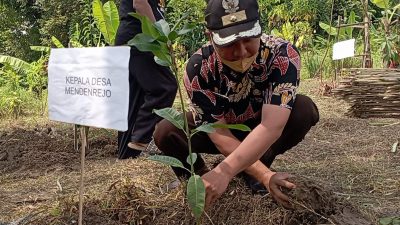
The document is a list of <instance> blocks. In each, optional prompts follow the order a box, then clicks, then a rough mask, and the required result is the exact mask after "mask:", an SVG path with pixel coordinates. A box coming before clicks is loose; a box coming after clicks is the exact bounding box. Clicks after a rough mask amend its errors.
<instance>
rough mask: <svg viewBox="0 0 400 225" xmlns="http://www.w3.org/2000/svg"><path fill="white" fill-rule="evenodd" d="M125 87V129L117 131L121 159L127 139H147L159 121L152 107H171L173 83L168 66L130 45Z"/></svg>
mask: <svg viewBox="0 0 400 225" xmlns="http://www.w3.org/2000/svg"><path fill="white" fill-rule="evenodd" d="M129 90H130V92H129V113H128V130H127V131H126V132H119V133H118V155H119V158H123V157H122V156H123V155H124V153H125V152H126V151H127V150H128V147H127V144H128V143H129V142H130V141H133V142H140V143H149V142H150V141H151V139H152V136H153V132H154V128H155V125H156V123H158V122H159V121H160V120H161V118H160V117H158V116H157V115H156V114H154V113H153V109H162V108H166V107H171V106H172V104H173V102H174V99H175V96H176V91H177V83H176V80H175V77H174V76H173V74H172V73H171V71H170V70H169V68H168V67H164V66H160V65H158V64H157V63H156V62H155V61H154V55H153V54H151V53H148V52H146V53H144V52H139V51H138V50H137V49H135V48H132V49H131V58H130V61H129ZM116 110H118V109H116Z"/></svg>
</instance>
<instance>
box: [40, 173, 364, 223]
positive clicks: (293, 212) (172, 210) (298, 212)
mask: <svg viewBox="0 0 400 225" xmlns="http://www.w3.org/2000/svg"><path fill="white" fill-rule="evenodd" d="M293 182H295V183H296V184H297V188H296V189H295V190H293V191H288V192H287V194H288V195H289V196H290V197H291V199H292V204H293V206H294V209H290V210H289V209H284V208H282V207H280V206H278V205H277V204H276V203H275V202H273V201H272V200H271V198H270V197H269V196H259V195H258V196H253V195H251V194H250V191H249V190H248V189H247V188H245V187H243V184H242V182H241V181H240V180H238V179H235V180H234V185H231V186H230V188H229V190H228V191H227V192H226V193H225V194H224V196H223V197H222V198H221V199H220V200H219V201H218V202H217V203H216V204H215V205H214V206H213V207H212V208H211V209H209V210H208V211H207V215H205V216H204V217H203V224H210V225H212V224H271V225H298V224H304V225H311V224H336V225H360V224H363V225H368V224H371V222H369V221H368V220H367V219H365V218H364V217H363V215H362V214H361V213H360V212H359V211H358V210H357V209H355V208H354V207H352V206H351V205H350V204H349V203H346V202H345V201H344V200H342V199H339V198H338V197H335V196H334V194H333V193H332V192H330V191H327V190H325V189H324V188H322V187H320V186H318V185H316V184H315V183H314V182H312V181H311V180H308V179H305V178H296V179H295V180H293ZM183 198H184V189H183V187H181V188H178V189H176V190H173V191H171V192H170V193H166V194H164V195H160V194H157V193H155V192H151V191H150V192H149V191H148V190H147V191H146V190H144V189H141V188H138V187H137V186H135V184H134V183H133V182H132V181H127V180H125V181H117V182H115V183H114V184H113V185H111V187H110V188H109V191H108V192H107V193H106V195H105V196H103V198H97V199H86V203H85V211H84V215H85V216H84V218H85V221H86V222H85V224H99V225H114V224H194V222H195V221H194V220H193V218H192V216H191V213H190V210H189V209H188V208H187V206H186V204H185V202H184V201H183ZM77 209H78V202H77V201H73V200H72V199H67V200H65V201H61V203H60V205H59V206H58V207H56V208H53V209H51V210H50V211H51V212H59V215H54V214H53V215H51V214H47V216H44V217H42V218H41V219H39V220H36V222H35V224H47V223H48V222H50V221H51V222H53V223H54V222H56V223H55V224H70V223H74V222H76V220H77V214H78V210H77Z"/></svg>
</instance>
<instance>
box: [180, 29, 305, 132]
mask: <svg viewBox="0 0 400 225" xmlns="http://www.w3.org/2000/svg"><path fill="white" fill-rule="evenodd" d="M300 63H301V61H300V55H299V52H298V51H297V49H296V47H294V46H293V45H292V44H290V43H289V42H287V41H284V40H282V39H280V38H275V37H273V36H267V35H265V34H264V35H262V36H261V44H260V48H259V51H258V56H257V58H256V60H255V62H254V63H253V64H252V66H251V67H250V69H249V70H248V71H247V72H245V73H238V72H235V71H233V70H232V69H230V68H229V67H227V66H225V65H223V64H222V63H221V60H220V59H219V57H218V55H217V54H216V52H215V51H214V48H213V47H212V45H210V44H207V45H205V46H203V47H202V48H201V49H200V50H199V51H197V52H196V53H195V54H194V55H193V56H192V57H191V58H190V59H189V62H188V64H187V67H186V76H185V77H184V84H185V88H186V90H187V92H188V95H189V98H190V100H191V105H190V108H191V111H192V112H193V113H194V115H195V122H196V124H197V125H200V124H202V123H213V122H216V121H218V120H220V119H225V120H226V122H227V123H228V124H240V123H242V124H246V125H248V126H249V127H251V128H254V127H255V126H256V125H258V123H259V121H260V120H259V118H260V115H261V109H262V106H263V105H264V104H272V105H278V106H280V107H284V108H288V109H292V107H293V104H294V101H295V99H296V92H297V87H298V86H299V82H300V66H301V65H300Z"/></svg>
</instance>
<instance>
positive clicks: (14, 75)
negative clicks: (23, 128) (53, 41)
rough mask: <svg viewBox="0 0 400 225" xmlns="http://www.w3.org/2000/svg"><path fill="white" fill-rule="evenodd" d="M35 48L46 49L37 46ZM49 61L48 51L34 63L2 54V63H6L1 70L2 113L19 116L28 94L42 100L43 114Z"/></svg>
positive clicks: (41, 109)
mask: <svg viewBox="0 0 400 225" xmlns="http://www.w3.org/2000/svg"><path fill="white" fill-rule="evenodd" d="M33 49H39V50H46V49H43V48H42V47H37V46H36V47H34V48H33ZM47 61H48V53H45V55H43V56H42V57H41V58H39V60H37V61H34V62H32V63H28V62H26V61H24V60H21V59H18V58H15V57H11V56H4V55H0V63H2V64H3V65H4V66H3V68H1V70H0V72H1V74H0V75H1V77H0V78H1V79H0V84H1V86H3V88H2V89H1V93H2V95H1V96H0V98H1V99H0V102H1V103H0V104H1V105H2V106H3V107H4V109H5V110H4V111H3V112H0V115H3V116H4V115H9V114H13V116H14V117H15V118H16V117H18V116H19V115H20V114H21V109H22V106H23V105H24V104H26V103H27V102H26V101H27V99H29V98H26V97H27V96H30V97H31V98H34V99H36V100H34V102H40V112H41V114H43V113H44V112H45V104H46V103H45V93H43V90H44V89H45V88H46V86H47V73H46V70H45V65H46V62H47ZM23 97H25V98H23ZM37 99H39V101H37Z"/></svg>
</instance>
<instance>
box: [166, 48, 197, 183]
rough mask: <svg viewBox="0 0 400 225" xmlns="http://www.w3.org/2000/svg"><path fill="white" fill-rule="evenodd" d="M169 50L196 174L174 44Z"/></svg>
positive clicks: (191, 161) (191, 163)
mask: <svg viewBox="0 0 400 225" xmlns="http://www.w3.org/2000/svg"><path fill="white" fill-rule="evenodd" d="M168 50H169V54H170V55H171V60H172V72H173V73H174V76H175V79H176V83H177V84H178V91H179V99H180V101H181V107H182V111H183V119H184V121H185V134H186V138H187V140H188V147H189V157H190V172H191V175H192V176H193V175H194V166H193V156H192V143H191V140H190V139H191V138H190V130H189V123H188V119H187V115H186V110H185V103H184V102H183V95H182V89H181V86H180V84H179V78H178V68H177V66H176V58H175V53H174V51H173V47H172V45H168Z"/></svg>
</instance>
